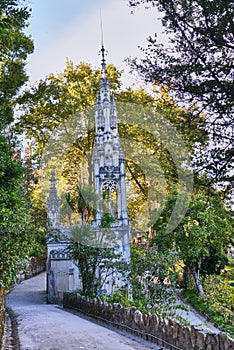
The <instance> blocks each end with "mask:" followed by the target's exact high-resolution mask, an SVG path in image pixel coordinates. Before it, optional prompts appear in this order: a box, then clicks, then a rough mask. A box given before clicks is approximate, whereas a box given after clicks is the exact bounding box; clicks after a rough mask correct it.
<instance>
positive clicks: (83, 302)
mask: <svg viewBox="0 0 234 350" xmlns="http://www.w3.org/2000/svg"><path fill="white" fill-rule="evenodd" d="M63 307H66V308H72V309H76V310H78V311H81V312H84V313H85V314H87V315H90V316H92V317H95V318H97V319H100V320H102V321H104V322H107V323H109V324H111V325H113V326H116V327H118V328H121V329H125V330H126V331H128V332H131V333H133V334H136V335H140V336H141V337H142V338H144V339H146V340H150V341H152V342H154V343H156V344H157V345H160V346H163V347H165V348H166V349H168V350H234V339H231V338H230V337H228V335H227V334H226V333H222V332H220V333H218V334H217V333H213V332H208V331H205V330H201V329H197V328H196V327H194V326H191V327H183V326H181V325H180V324H178V323H176V322H174V321H171V320H166V319H162V318H160V317H158V316H157V315H156V314H152V315H150V314H149V315H147V314H142V313H141V312H140V311H139V310H137V309H136V308H135V307H130V308H126V307H123V306H121V305H120V304H108V303H106V302H103V301H101V300H100V299H90V298H87V297H83V296H80V295H79V294H77V293H64V295H63Z"/></svg>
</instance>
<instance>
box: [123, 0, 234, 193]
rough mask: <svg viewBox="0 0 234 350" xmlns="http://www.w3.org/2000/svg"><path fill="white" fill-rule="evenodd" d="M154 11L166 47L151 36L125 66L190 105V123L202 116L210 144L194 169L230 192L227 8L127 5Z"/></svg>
mask: <svg viewBox="0 0 234 350" xmlns="http://www.w3.org/2000/svg"><path fill="white" fill-rule="evenodd" d="M141 3H145V4H147V7H151V6H152V7H157V8H158V10H159V11H160V13H161V21H162V24H163V26H164V27H165V29H166V30H165V32H166V34H167V36H168V44H162V43H160V42H159V41H158V38H157V34H155V36H154V37H150V38H149V39H148V41H149V44H148V47H147V48H146V49H143V51H144V53H145V58H144V59H142V60H138V59H135V60H132V61H131V66H132V67H133V68H135V69H137V70H138V72H139V73H140V74H141V75H142V77H143V78H144V79H145V80H146V81H148V82H155V83H160V84H162V85H163V86H168V87H169V88H170V90H171V91H173V92H174V93H175V96H176V97H177V99H178V101H180V103H186V104H194V105H196V107H197V109H196V110H194V111H193V113H192V116H191V117H192V118H196V117H197V116H198V115H200V114H201V113H206V115H207V119H206V123H207V130H208V131H209V134H210V135H211V142H210V143H209V145H208V147H207V148H206V150H205V152H202V154H200V157H199V162H198V163H197V167H198V169H199V170H204V169H205V170H206V171H207V172H208V173H209V175H210V178H211V179H212V181H215V182H217V181H218V182H219V181H220V182H222V184H224V183H226V185H227V188H228V189H232V188H233V186H232V185H233V172H232V171H231V169H233V159H234V157H233V155H234V149H233V142H234V139H233V135H234V130H233V97H234V94H233V91H234V83H233V57H234V55H233V48H234V45H233V42H234V27H233V13H234V11H233V6H234V5H233V2H231V1H225V0H214V1H209V0H195V1H191V0H129V4H130V6H131V7H134V6H138V5H140V4H141Z"/></svg>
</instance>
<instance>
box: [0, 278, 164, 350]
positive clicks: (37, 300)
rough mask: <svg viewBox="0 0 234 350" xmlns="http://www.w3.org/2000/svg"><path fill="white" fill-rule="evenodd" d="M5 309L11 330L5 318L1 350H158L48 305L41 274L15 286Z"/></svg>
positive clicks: (148, 344)
mask: <svg viewBox="0 0 234 350" xmlns="http://www.w3.org/2000/svg"><path fill="white" fill-rule="evenodd" d="M7 307H8V309H9V311H10V312H9V316H10V318H11V321H13V327H11V325H10V322H9V318H8V327H7V328H8V335H9V336H8V339H6V344H7V345H6V347H5V350H19V349H20V350H72V349H84V350H146V349H154V350H159V349H160V348H159V347H158V346H156V345H155V344H152V343H149V342H146V341H144V340H141V339H140V338H137V337H133V336H131V335H130V334H129V335H128V334H124V333H123V332H119V331H117V330H116V331H114V330H112V329H109V328H107V327H103V326H101V325H99V324H97V323H94V322H91V321H90V320H88V319H87V318H85V317H82V316H80V315H78V314H74V313H72V312H68V311H66V310H63V309H62V308H61V307H59V306H57V305H48V304H47V303H46V294H45V274H44V273H42V274H40V275H38V276H36V277H33V278H31V279H29V280H26V281H24V282H22V283H21V284H19V285H17V286H16V287H15V288H14V289H13V290H12V291H11V292H10V293H9V294H8V295H7ZM12 328H13V329H12ZM12 332H13V333H12ZM10 333H11V336H10Z"/></svg>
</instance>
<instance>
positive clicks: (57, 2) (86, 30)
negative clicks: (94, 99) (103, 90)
mask: <svg viewBox="0 0 234 350" xmlns="http://www.w3.org/2000/svg"><path fill="white" fill-rule="evenodd" d="M26 5H27V7H29V8H31V9H32V15H31V17H30V19H29V27H28V28H27V34H30V36H31V37H32V39H33V41H34V45H35V50H34V53H33V54H32V55H30V56H29V57H28V64H27V73H28V75H29V78H30V82H31V83H35V82H36V81H38V80H40V79H44V78H45V76H46V75H47V74H49V73H54V74H57V73H60V72H62V71H63V70H64V68H65V63H66V59H67V58H68V59H71V60H72V61H73V62H74V63H75V64H78V63H79V62H81V61H82V62H88V63H90V64H91V65H92V66H95V67H98V66H100V60H101V58H100V55H99V51H100V47H101V29H100V28H101V26H100V11H101V14H102V27H103V40H104V45H105V47H106V50H107V52H108V53H107V57H106V60H107V63H113V64H114V65H115V66H116V67H117V68H118V69H124V71H125V73H124V74H123V84H124V85H125V86H128V85H129V86H132V87H134V85H138V84H139V78H138V79H137V78H136V77H134V76H133V75H132V74H130V73H129V67H128V66H127V64H126V62H125V59H126V58H127V57H142V56H143V53H142V51H141V50H140V49H139V46H141V47H146V46H147V40H146V38H147V37H149V36H150V35H154V33H157V34H158V37H159V39H160V40H162V41H164V40H165V36H164V35H163V34H162V28H161V23H160V20H158V17H159V14H158V12H157V11H156V9H155V8H151V9H149V10H147V9H145V8H144V7H143V6H140V7H138V8H137V9H134V12H133V13H132V9H131V8H129V6H128V1H127V0H27V1H26Z"/></svg>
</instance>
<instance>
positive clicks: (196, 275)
mask: <svg viewBox="0 0 234 350" xmlns="http://www.w3.org/2000/svg"><path fill="white" fill-rule="evenodd" d="M192 274H193V277H194V279H195V283H196V286H197V290H198V292H199V294H200V296H201V297H202V298H203V297H204V296H205V293H204V290H203V287H202V284H201V281H200V276H199V270H198V271H196V267H195V266H193V267H192Z"/></svg>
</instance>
